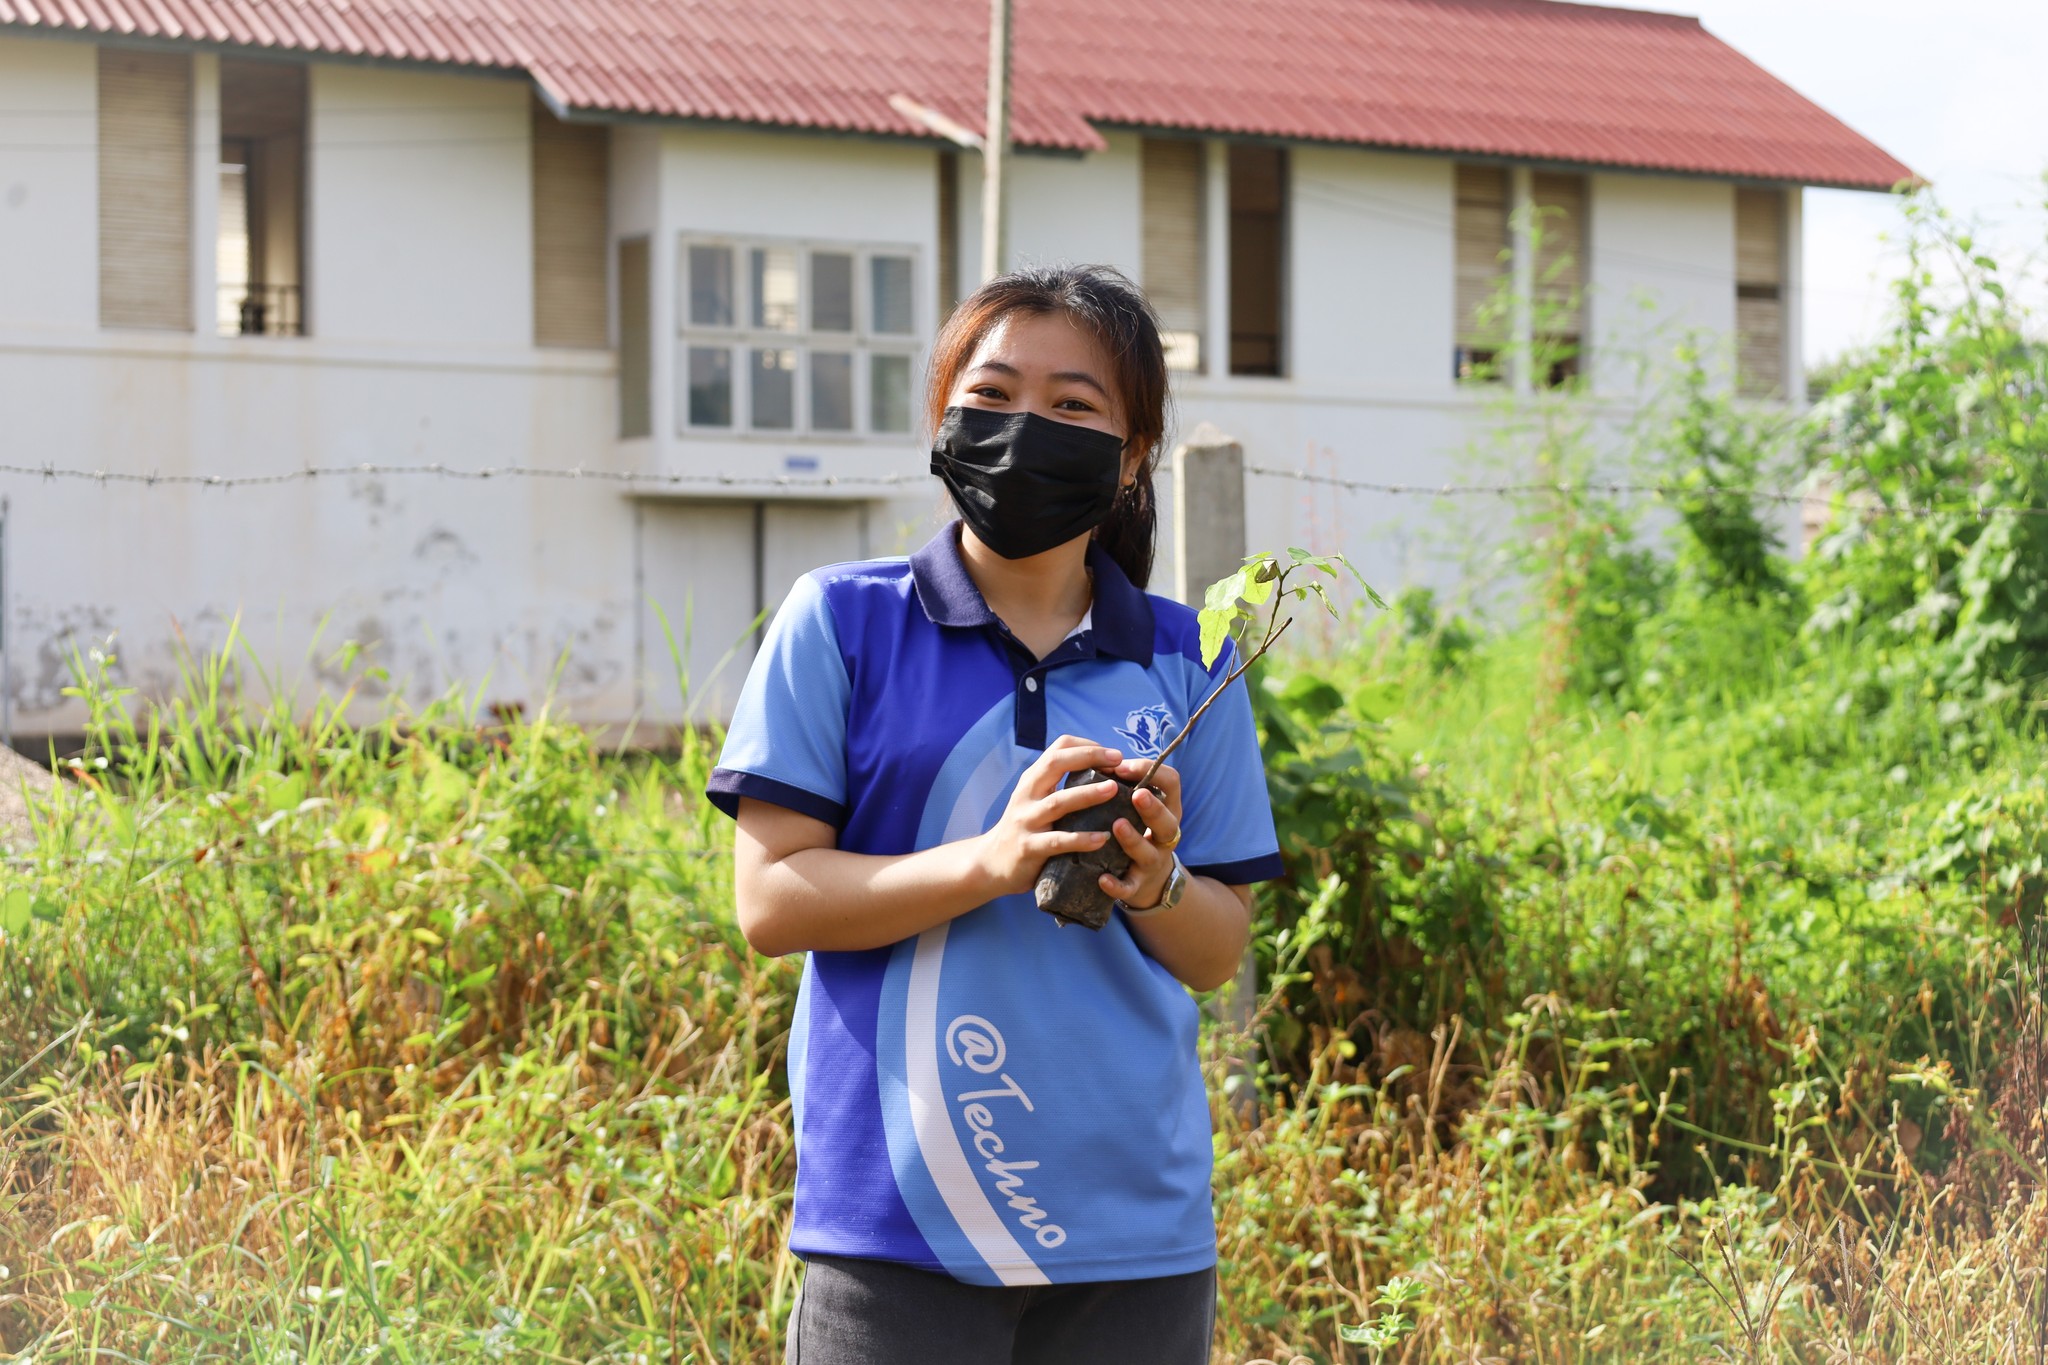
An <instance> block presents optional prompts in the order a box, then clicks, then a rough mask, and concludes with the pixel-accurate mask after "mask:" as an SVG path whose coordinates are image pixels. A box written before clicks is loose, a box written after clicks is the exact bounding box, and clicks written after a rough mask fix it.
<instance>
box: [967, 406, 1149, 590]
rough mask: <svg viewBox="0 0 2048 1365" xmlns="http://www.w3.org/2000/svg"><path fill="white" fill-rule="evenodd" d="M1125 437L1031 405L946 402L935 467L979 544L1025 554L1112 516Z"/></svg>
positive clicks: (1064, 540) (1019, 556)
mask: <svg viewBox="0 0 2048 1365" xmlns="http://www.w3.org/2000/svg"><path fill="white" fill-rule="evenodd" d="M1123 454H1124V443H1123V442H1122V441H1121V440H1119V439H1118V438H1117V437H1115V436H1112V435H1111V434H1110V433H1108V432H1106V431H1096V430H1094V429H1092V428H1090V427H1078V426H1072V425H1070V424H1068V423H1066V422H1055V421H1053V420H1052V419H1051V418H1049V417H1040V416H1039V415H1038V414H1037V413H1035V412H992V411H990V410H989V409H987V408H958V407H955V408H947V409H946V417H945V421H944V422H942V423H941V424H940V426H939V434H938V435H937V436H936V437H935V438H933V440H932V473H934V474H936V475H938V476H939V478H940V479H942V480H944V481H945V485H946V488H947V491H949V492H950V493H952V495H953V504H954V506H956V507H958V508H959V509H960V517H961V519H962V520H963V521H965V522H966V523H967V525H968V527H969V528H970V529H972V530H973V532H974V534H975V536H976V537H977V538H978V539H980V541H981V543H982V544H984V545H986V546H988V547H989V549H991V550H994V551H995V552H996V553H997V554H999V555H1001V556H1002V557H1003V558H1004V559H1028V558H1029V557H1031V556H1032V555H1036V554H1044V553H1045V552H1046V551H1047V550H1050V549H1051V548H1052V547H1053V546H1055V545H1064V544H1066V543H1067V542H1068V541H1070V540H1072V539H1073V538H1074V537H1076V536H1081V535H1086V534H1087V533H1088V532H1090V531H1092V530H1094V529H1095V528H1096V527H1098V526H1100V525H1101V524H1102V523H1103V520H1104V519H1105V518H1107V517H1108V516H1109V509H1110V505H1111V504H1112V503H1114V502H1115V501H1116V490H1117V485H1118V483H1119V482H1121V479H1122V475H1123Z"/></svg>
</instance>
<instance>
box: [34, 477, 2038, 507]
mask: <svg viewBox="0 0 2048 1365" xmlns="http://www.w3.org/2000/svg"><path fill="white" fill-rule="evenodd" d="M1245 473H1247V474H1250V475H1253V476H1256V477H1259V478H1271V479H1287V480H1291V481H1293V482H1296V483H1304V484H1315V485H1320V486H1324V487H1330V488H1340V489H1344V490H1346V491H1348V492H1354V493H1377V494H1383V495H1386V496H1389V497H1429V498H1465V497H1501V498H1508V497H1530V496H1538V495H1542V496H1557V497H1568V496H1571V495H1573V494H1587V493H1595V494H1606V495H1608V496H1610V497H1655V498H1664V499H1681V498H1741V499H1746V500H1748V501H1751V502H1763V503H1772V504H1776V505H1779V506H1785V507H1794V506H1798V507H1832V506H1834V505H1835V504H1836V502H1837V501H1839V500H1841V499H1843V498H1844V497H1845V496H1847V497H1848V498H1849V501H1850V505H1851V506H1852V508H1853V509H1854V510H1855V511H1856V512H1857V513H1858V514H1859V515H1865V516H1879V517H1937V516H1942V517H1948V516H1974V517H1980V518H1990V517H1993V516H2019V517H2043V516H2048V507H2024V506H2004V505H1994V504H1982V503H1959V504H1956V505H1954V506H1946V507H1945V506H1940V505H1937V504H1933V503H1903V504H1893V503H1886V502H1883V501H1882V500H1878V499H1874V498H1872V499H1865V498H1859V497H1856V496H1855V495H1843V494H1840V493H1832V492H1819V491H1806V492H1801V491H1796V490H1790V489H1782V488H1753V487H1742V486H1736V485H1729V484H1685V483H1668V482H1665V483H1644V482H1639V481H1632V480H1627V479H1580V480H1567V481H1559V482H1542V481H1529V482H1523V483H1440V484H1424V483H1390V482H1386V481H1382V480H1376V479H1350V478H1345V477H1343V476H1341V475H1336V474H1322V473H1317V472H1316V471H1314V470H1308V469H1282V468H1277V467H1275V466H1272V465H1263V464H1248V465H1246V466H1245ZM7 475H12V476H15V477H21V478H36V479H42V480H45V481H54V480H60V479H61V480H66V481H74V482H82V483H97V484H124V485H136V486H143V487H150V488H171V487H194V488H220V489H234V488H258V487H276V486H279V485H282V484H289V483H300V482H307V481H311V480H315V479H340V478H442V479H461V480H467V481H474V482H485V481H489V480H492V479H500V480H514V479H558V480H562V481H564V482H572V483H573V482H590V483H609V484H619V485H625V486H633V487H649V488H724V489H730V490H736V491H741V492H744V491H747V490H750V489H760V488H778V489H795V490H802V489H809V488H902V487H907V486H910V485H915V484H923V483H925V482H927V481H928V480H929V479H930V477H931V476H930V475H928V474H815V475H800V474H759V475H739V474H682V473H670V474H649V473H641V472H637V471H633V470H621V469H586V468H583V467H581V466H577V467H575V468H571V469H549V468H543V467H537V466H531V465H496V466H491V465H486V466H480V467H477V468H472V469H464V468H461V467H458V466H454V465H444V464H438V463H432V464H354V465H306V466H302V467H300V468H298V469H289V470H278V471H276V472H273V473H267V474H166V473H162V472H159V471H148V472H143V471H137V470H124V469H82V468H66V467H62V466H59V465H54V464H44V465H23V464H0V476H7Z"/></svg>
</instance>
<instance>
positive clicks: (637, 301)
mask: <svg viewBox="0 0 2048 1365" xmlns="http://www.w3.org/2000/svg"><path fill="white" fill-rule="evenodd" d="M647 289H648V279H647V239H646V238H645V237H628V238H626V239H625V240H623V241H621V242H620V243H619V436H620V438H621V439H627V440H629V439H631V438H633V437H635V436H647V435H650V434H652V432H653V431H654V418H653V407H652V401H653V397H652V394H651V393H650V392H649V379H650V377H651V375H652V372H653V366H652V362H651V355H650V353H651V351H652V349H653V341H654V335H653V329H652V326H651V323H650V321H649V318H650V308H649V305H650V304H651V302H652V300H651V299H650V298H649V296H648V292H647Z"/></svg>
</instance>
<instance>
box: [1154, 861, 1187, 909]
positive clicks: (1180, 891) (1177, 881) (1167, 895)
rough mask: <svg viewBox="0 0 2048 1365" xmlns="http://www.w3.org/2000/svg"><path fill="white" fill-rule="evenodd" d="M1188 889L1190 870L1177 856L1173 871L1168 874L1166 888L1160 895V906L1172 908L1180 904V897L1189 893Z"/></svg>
mask: <svg viewBox="0 0 2048 1365" xmlns="http://www.w3.org/2000/svg"><path fill="white" fill-rule="evenodd" d="M1187 890H1188V870H1187V869H1186V868H1185V867H1182V866H1181V864H1180V860H1179V859H1178V858H1176V859H1174V862H1173V871H1171V872H1169V873H1167V874H1166V889H1165V890H1164V891H1163V892H1161V893H1160V896H1159V904H1160V906H1161V907H1162V908H1171V907H1173V906H1176V905H1179V904H1180V898H1181V897H1182V896H1184V895H1186V894H1187Z"/></svg>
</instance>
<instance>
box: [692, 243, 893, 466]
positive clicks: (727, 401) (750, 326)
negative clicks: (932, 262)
mask: <svg viewBox="0 0 2048 1365" xmlns="http://www.w3.org/2000/svg"><path fill="white" fill-rule="evenodd" d="M676 274H677V278H678V280H679V281H680V284H681V289H682V300H681V306H680V307H679V308H678V310H677V317H678V320H679V321H678V329H679V331H680V332H681V335H682V345H681V346H679V347H678V348H677V350H678V352H679V361H680V365H681V369H682V376H681V378H682V385H681V388H682V393H681V394H680V395H679V397H680V399H681V401H680V402H679V403H678V404H677V410H678V411H677V418H678V425H679V426H680V427H681V428H682V430H683V431H684V432H685V433H711V432H732V433H752V434H759V435H774V436H790V435H805V436H824V437H833V436H845V437H849V438H850V437H857V436H864V435H876V436H898V435H904V434H906V433H908V432H909V431H910V429H911V426H912V425H913V418H914V414H913V411H912V407H913V404H912V400H911V391H910V386H911V381H912V378H913V375H914V373H915V370H916V364H915V362H916V358H917V352H918V345H919V340H920V339H919V337H918V335H917V322H916V319H917V309H916V306H915V305H916V295H915V285H914V283H913V282H914V281H915V279H916V275H917V271H916V257H915V255H914V254H913V253H912V252H910V251H908V250H905V249H903V248H900V247H898V248H889V247H872V246H849V245H844V244H838V243H833V244H825V243H806V242H778V241H772V240H755V241H748V240H734V239H731V238H706V237H685V238H684V239H683V240H682V247H681V253H680V259H679V260H678V262H677V271H676Z"/></svg>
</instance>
